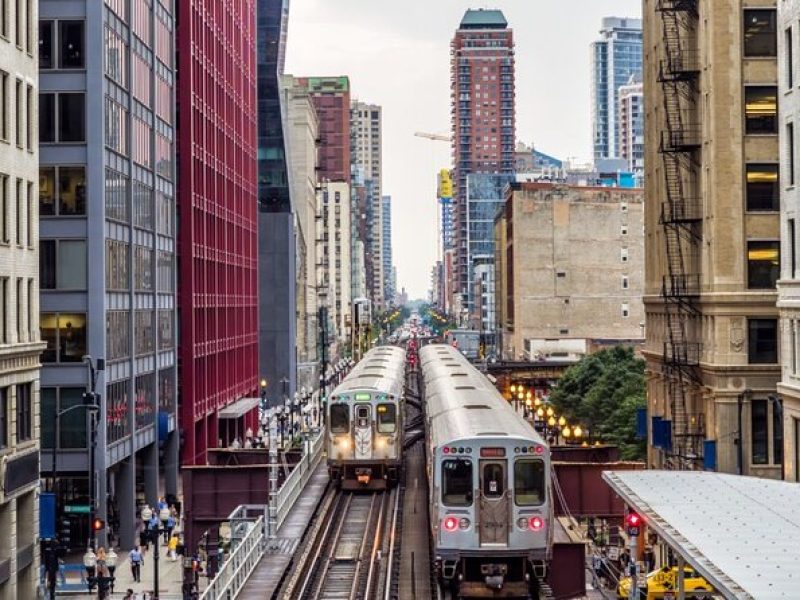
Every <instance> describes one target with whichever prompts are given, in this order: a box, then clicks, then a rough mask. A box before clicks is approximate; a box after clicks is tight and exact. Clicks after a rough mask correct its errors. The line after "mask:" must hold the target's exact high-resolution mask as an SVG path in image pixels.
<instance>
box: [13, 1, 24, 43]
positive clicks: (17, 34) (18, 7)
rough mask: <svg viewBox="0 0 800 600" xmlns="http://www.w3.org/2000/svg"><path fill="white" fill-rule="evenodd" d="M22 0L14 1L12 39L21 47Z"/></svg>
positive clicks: (22, 28)
mask: <svg viewBox="0 0 800 600" xmlns="http://www.w3.org/2000/svg"><path fill="white" fill-rule="evenodd" d="M22 1H23V0H16V2H14V5H15V6H14V40H15V41H16V43H17V46H19V47H20V48H22V44H23V41H24V40H23V38H24V37H25V34H24V33H23V31H25V24H24V23H23V22H22V18H23V14H24V13H23V12H22Z"/></svg>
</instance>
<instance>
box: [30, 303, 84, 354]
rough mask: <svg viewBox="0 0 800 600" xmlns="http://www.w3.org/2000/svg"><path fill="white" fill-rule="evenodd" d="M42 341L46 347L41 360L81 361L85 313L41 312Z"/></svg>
mask: <svg viewBox="0 0 800 600" xmlns="http://www.w3.org/2000/svg"><path fill="white" fill-rule="evenodd" d="M40 329H41V336H42V341H44V342H47V348H45V350H44V352H43V353H42V362H81V360H83V356H84V355H85V354H86V315H85V314H84V313H42V315H41V319H40Z"/></svg>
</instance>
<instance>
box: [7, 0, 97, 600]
mask: <svg viewBox="0 0 800 600" xmlns="http://www.w3.org/2000/svg"><path fill="white" fill-rule="evenodd" d="M37 5H38V3H36V2H9V3H6V4H5V5H3V7H2V8H3V10H2V12H0V16H1V17H2V23H1V24H2V26H3V31H2V33H3V36H2V39H0V90H2V96H0V106H1V107H2V111H0V116H2V120H1V121H0V140H1V141H3V142H5V143H2V144H0V241H1V242H2V243H0V347H1V348H2V353H0V410H2V416H3V422H2V426H0V446H2V448H3V463H4V466H3V470H4V473H5V474H4V485H3V489H2V491H0V523H2V524H3V543H2V557H3V560H4V561H5V563H6V567H5V575H4V576H3V577H2V580H0V598H3V599H6V598H8V599H9V600H10V599H12V598H34V597H36V591H37V586H38V583H39V493H38V491H39V445H40V444H39V442H40V426H39V423H40V417H41V414H40V402H39V399H40V390H39V366H40V365H39V354H40V352H41V351H42V350H43V349H44V346H45V344H43V343H42V342H41V341H40V337H39V258H40V254H39V225H38V222H39V204H38V203H37V202H36V194H37V191H38V186H39V171H38V168H39V148H38V144H37V135H36V115H37V99H38V92H39V89H38V88H39V80H38V75H37V68H38V64H37V60H38V56H39V43H38V42H39V38H38V37H37V31H38V28H37ZM51 191H52V190H51ZM69 250H70V248H67V249H66V251H65V255H67V254H68V253H69ZM64 258H65V261H64V263H63V264H64V269H65V271H66V272H64V273H59V275H61V276H65V277H66V279H62V281H63V282H65V283H66V282H67V281H69V279H70V277H71V272H72V269H73V268H75V269H77V272H78V274H82V275H83V281H84V286H85V281H86V271H87V263H86V245H85V242H84V244H83V263H82V265H80V264H79V265H72V264H71V263H70V262H68V260H69V259H68V256H64ZM81 391H83V390H81ZM77 398H78V401H80V398H81V396H80V393H78V395H77ZM52 416H53V415H52V410H51V411H50V414H49V418H50V419H51V420H52ZM42 424H43V425H46V424H45V423H44V422H42ZM50 432H51V435H52V423H51V424H50ZM51 481H52V480H51Z"/></svg>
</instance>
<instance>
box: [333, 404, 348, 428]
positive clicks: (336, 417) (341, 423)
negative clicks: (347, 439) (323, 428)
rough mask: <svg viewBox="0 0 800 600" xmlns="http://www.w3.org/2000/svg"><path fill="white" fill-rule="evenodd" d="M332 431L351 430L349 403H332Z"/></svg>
mask: <svg viewBox="0 0 800 600" xmlns="http://www.w3.org/2000/svg"><path fill="white" fill-rule="evenodd" d="M330 422H331V432H333V433H348V432H349V431H350V407H349V406H348V405H347V404H331V415H330Z"/></svg>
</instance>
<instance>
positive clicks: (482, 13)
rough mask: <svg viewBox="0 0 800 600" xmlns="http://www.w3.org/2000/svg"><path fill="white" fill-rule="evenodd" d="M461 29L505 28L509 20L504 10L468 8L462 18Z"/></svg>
mask: <svg viewBox="0 0 800 600" xmlns="http://www.w3.org/2000/svg"><path fill="white" fill-rule="evenodd" d="M459 27H460V29H505V28H506V27H508V21H506V18H505V16H503V11H502V10H484V9H482V8H479V9H478V10H473V9H470V10H467V12H465V13H464V18H463V19H461V25H460V26H459Z"/></svg>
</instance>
